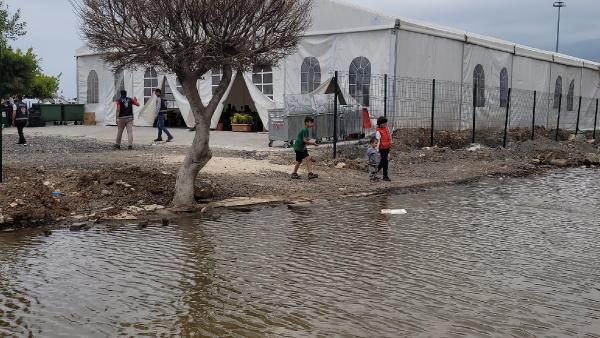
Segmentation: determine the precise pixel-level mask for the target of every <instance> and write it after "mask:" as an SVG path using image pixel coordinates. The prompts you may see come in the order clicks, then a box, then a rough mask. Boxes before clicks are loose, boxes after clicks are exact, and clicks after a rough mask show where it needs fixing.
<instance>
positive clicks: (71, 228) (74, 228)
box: [69, 222, 86, 231]
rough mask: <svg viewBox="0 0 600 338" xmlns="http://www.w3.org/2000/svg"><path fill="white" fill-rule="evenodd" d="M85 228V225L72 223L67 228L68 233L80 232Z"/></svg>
mask: <svg viewBox="0 0 600 338" xmlns="http://www.w3.org/2000/svg"><path fill="white" fill-rule="evenodd" d="M85 226H86V223H83V222H81V223H73V224H71V226H69V231H81V230H82V229H83V228H84V227H85Z"/></svg>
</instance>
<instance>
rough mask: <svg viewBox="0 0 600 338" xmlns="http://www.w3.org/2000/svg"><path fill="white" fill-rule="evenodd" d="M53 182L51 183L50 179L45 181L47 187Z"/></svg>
mask: <svg viewBox="0 0 600 338" xmlns="http://www.w3.org/2000/svg"><path fill="white" fill-rule="evenodd" d="M51 184H52V183H50V181H46V182H44V185H45V186H47V187H49V186H50V185H51Z"/></svg>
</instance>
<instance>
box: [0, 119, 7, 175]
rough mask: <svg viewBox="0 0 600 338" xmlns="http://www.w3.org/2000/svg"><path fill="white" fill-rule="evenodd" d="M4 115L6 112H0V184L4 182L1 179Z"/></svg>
mask: <svg viewBox="0 0 600 338" xmlns="http://www.w3.org/2000/svg"><path fill="white" fill-rule="evenodd" d="M4 114H6V112H4V111H3V112H2V113H0V183H2V182H4V181H3V177H4V173H3V167H2V154H3V153H2V151H3V149H2V143H3V142H2V131H3V129H4Z"/></svg>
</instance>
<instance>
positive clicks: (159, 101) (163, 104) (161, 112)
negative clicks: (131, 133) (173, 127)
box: [154, 89, 173, 142]
mask: <svg viewBox="0 0 600 338" xmlns="http://www.w3.org/2000/svg"><path fill="white" fill-rule="evenodd" d="M154 94H155V95H156V127H157V128H158V138H156V140H154V142H161V141H162V140H163V139H162V133H163V131H164V132H165V134H167V142H171V141H172V140H173V135H171V133H170V132H169V130H168V129H167V127H165V120H166V119H167V101H166V100H165V99H163V97H162V90H160V89H156V90H155V91H154Z"/></svg>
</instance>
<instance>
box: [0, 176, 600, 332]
mask: <svg viewBox="0 0 600 338" xmlns="http://www.w3.org/2000/svg"><path fill="white" fill-rule="evenodd" d="M599 199H600V171H594V170H589V169H588V170H586V169H575V170H570V171H565V172H560V173H555V174H551V175H547V176H542V177H535V178H526V179H514V180H497V179H490V180H485V181H483V182H480V183H476V184H472V185H466V186H452V187H444V188H438V189H433V190H430V191H426V192H421V193H416V194H407V195H389V196H385V197H377V198H367V199H352V200H347V201H336V202H332V203H328V204H319V205H314V206H311V207H295V208H291V209H290V208H288V207H285V206H282V207H267V208H262V209H257V210H251V211H250V212H248V210H246V212H231V213H227V214H225V215H222V216H221V217H220V218H218V219H213V220H194V219H188V220H182V221H180V222H179V224H177V225H171V226H168V227H161V226H149V227H148V228H146V229H138V228H137V227H135V226H119V227H117V226H110V225H106V226H100V227H97V228H94V229H91V230H89V231H87V232H78V233H75V232H69V231H55V232H53V234H52V235H51V236H49V237H45V236H44V235H43V234H41V233H39V232H36V231H31V232H16V233H2V234H0V336H39V337H114V336H165V337H169V336H197V337H200V336H240V337H241V336H243V337H263V336H273V337H298V336H317V337H329V336H347V337H348V336H362V337H600V260H599V259H598V258H599V257H600V240H599V238H600V217H599V215H600V203H599V202H598V201H599ZM386 208H405V209H407V210H408V214H407V215H399V216H383V215H381V214H380V210H381V209H386Z"/></svg>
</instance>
